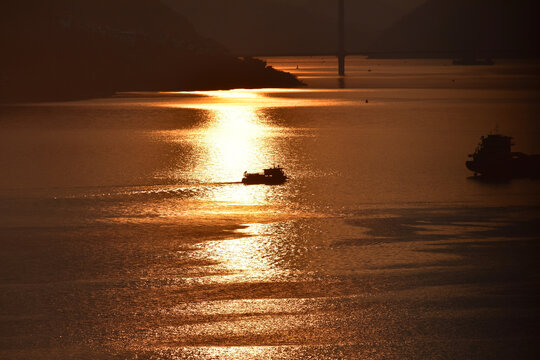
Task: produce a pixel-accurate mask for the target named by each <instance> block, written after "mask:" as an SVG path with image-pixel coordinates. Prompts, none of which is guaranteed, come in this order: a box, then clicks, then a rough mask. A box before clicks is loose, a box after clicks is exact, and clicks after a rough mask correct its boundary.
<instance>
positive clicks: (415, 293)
mask: <svg viewBox="0 0 540 360" xmlns="http://www.w3.org/2000/svg"><path fill="white" fill-rule="evenodd" d="M268 61H269V64H270V65H272V66H274V67H276V68H279V69H284V70H287V71H291V72H294V73H296V74H297V75H299V76H300V78H301V79H302V80H303V81H305V82H306V84H307V86H306V87H305V88H301V89H256V90H230V91H200V92H177V93H125V94H119V95H118V96H116V97H113V98H110V99H96V100H85V101H74V102H65V103H45V104H22V105H6V106H2V107H1V108H0V167H1V168H2V176H1V178H0V200H1V201H0V239H1V240H0V254H1V256H2V261H1V262H0V276H1V283H0V286H1V289H2V291H0V305H1V306H0V324H1V327H0V329H1V334H0V335H1V337H0V358H2V359H29V358H40V359H57V358H66V359H69V358H72V359H117V358H120V359H123V358H127V359H193V358H200V359H276V358H283V359H406V358H407V359H456V358H462V359H465V358H470V359H473V358H474V359H483V358H485V359H497V358H500V359H507V358H520V359H526V358H531V359H533V358H536V356H537V355H538V347H537V345H535V343H536V342H537V339H538V336H539V335H540V333H539V330H538V329H539V327H538V320H539V312H538V310H539V306H538V304H539V302H538V300H539V295H540V292H539V280H538V270H539V268H538V258H539V251H538V250H539V241H540V239H539V234H540V231H539V230H540V229H539V226H538V220H540V208H539V207H538V205H539V202H538V201H539V195H540V183H539V182H538V181H537V180H530V179H517V180H512V181H508V182H496V183H488V182H483V181H480V180H478V179H475V178H474V177H472V173H470V172H469V171H468V170H467V169H466V168H465V166H464V162H465V161H466V160H467V155H468V154H469V153H471V152H473V151H474V148H475V147H476V145H477V143H478V140H479V137H480V136H481V135H486V134H488V133H489V132H491V131H494V129H495V128H498V130H499V131H500V132H501V133H504V134H507V135H511V136H513V137H514V141H515V143H516V145H515V147H514V149H515V151H523V152H526V153H540V143H539V142H538V138H539V135H540V129H539V126H538V114H539V110H540V102H539V100H540V91H539V89H540V86H539V84H540V81H539V80H540V71H539V69H540V66H539V65H538V64H536V63H534V62H523V61H522V62H511V61H506V62H500V63H498V64H496V65H494V66H474V67H461V66H451V65H450V62H449V61H446V60H368V59H365V58H360V57H353V58H351V59H349V60H348V68H347V72H348V74H347V77H346V78H345V79H339V78H338V77H336V76H335V75H334V72H335V65H336V61H335V59H333V58H324V57H323V58H321V57H311V58H307V57H298V58H270V59H268ZM273 164H276V165H277V164H279V165H281V166H282V167H284V169H285V171H286V173H287V175H288V176H289V177H290V180H289V181H288V182H287V183H286V184H284V185H280V186H264V185H254V186H244V185H242V184H241V183H239V181H240V180H241V177H242V174H243V172H244V171H246V170H248V171H252V172H254V171H260V170H261V169H263V168H265V167H268V166H270V165H273Z"/></svg>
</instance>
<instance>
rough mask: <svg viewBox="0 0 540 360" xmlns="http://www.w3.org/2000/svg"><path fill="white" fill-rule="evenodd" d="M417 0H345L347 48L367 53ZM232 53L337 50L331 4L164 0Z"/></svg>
mask: <svg viewBox="0 0 540 360" xmlns="http://www.w3.org/2000/svg"><path fill="white" fill-rule="evenodd" d="M421 1H422V0H377V1H372V0H346V1H345V7H346V23H347V29H346V37H347V39H346V46H347V51H349V52H362V51H366V49H367V48H368V45H370V44H371V43H372V42H373V41H374V40H375V39H376V38H377V37H378V36H380V34H381V33H382V32H383V30H385V29H386V28H388V27H389V26H390V25H391V24H392V23H393V22H395V21H396V20H397V19H399V18H400V17H401V16H402V15H404V14H405V13H406V12H408V11H410V9H412V8H413V7H414V6H415V5H417V4H418V3H420V2H421ZM163 2H164V3H166V4H168V5H169V6H171V8H173V9H175V10H177V11H178V12H180V13H182V14H185V15H186V16H188V17H189V19H190V21H191V22H192V23H193V24H194V26H195V27H196V28H197V30H198V31H199V32H200V33H201V34H204V35H205V36H209V37H212V38H214V39H216V40H218V41H220V42H221V43H223V44H224V45H225V46H227V48H229V49H230V50H231V52H232V53H234V54H239V55H243V54H251V55H289V54H329V53H335V52H336V49H337V15H338V12H337V1H336V0H256V1H253V0H227V1H223V0H163Z"/></svg>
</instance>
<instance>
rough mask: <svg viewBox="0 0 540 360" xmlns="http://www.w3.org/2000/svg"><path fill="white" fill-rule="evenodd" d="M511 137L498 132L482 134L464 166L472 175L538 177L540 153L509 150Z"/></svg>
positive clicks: (539, 175)
mask: <svg viewBox="0 0 540 360" xmlns="http://www.w3.org/2000/svg"><path fill="white" fill-rule="evenodd" d="M513 145H514V144H513V143H512V137H510V136H504V135H500V134H492V135H488V136H482V137H481V138H480V143H479V144H478V147H477V148H476V151H475V152H474V153H473V154H470V155H469V157H470V158H472V160H469V161H466V162H465V166H467V168H468V169H469V170H471V171H474V175H475V176H476V175H478V174H480V175H482V176H484V177H486V178H499V179H510V178H522V177H532V178H536V177H540V155H528V154H524V153H521V152H513V151H512V150H511V148H512V146H513Z"/></svg>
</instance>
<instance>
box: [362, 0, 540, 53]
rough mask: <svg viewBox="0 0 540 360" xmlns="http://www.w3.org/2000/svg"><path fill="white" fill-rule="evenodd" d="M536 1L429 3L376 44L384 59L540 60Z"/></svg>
mask: <svg viewBox="0 0 540 360" xmlns="http://www.w3.org/2000/svg"><path fill="white" fill-rule="evenodd" d="M537 8H538V6H537V4H536V2H535V1H532V0H515V1H508V0H428V1H426V2H425V3H424V4H422V5H420V6H419V7H418V8H416V9H415V10H414V11H412V12H411V13H410V14H408V15H407V16H405V17H404V18H402V19H401V20H400V21H399V22H397V23H396V24H395V25H393V26H392V27H390V28H389V29H388V30H387V31H386V32H385V33H384V34H383V35H382V36H381V37H380V38H379V39H378V40H377V41H376V42H375V43H374V45H373V46H372V51H373V52H374V53H376V54H377V56H381V57H425V56H428V57H449V56H450V57H451V56H460V54H463V53H466V52H472V51H474V52H476V53H477V54H478V55H480V56H488V57H528V56H538V55H539V54H540V49H539V45H538V41H537V39H536V34H538V32H539V30H540V29H539V25H538V12H537Z"/></svg>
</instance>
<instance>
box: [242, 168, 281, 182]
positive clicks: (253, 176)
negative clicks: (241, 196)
mask: <svg viewBox="0 0 540 360" xmlns="http://www.w3.org/2000/svg"><path fill="white" fill-rule="evenodd" d="M285 181H287V176H286V175H285V173H284V172H283V168H281V167H279V165H278V166H274V167H271V168H268V169H264V171H263V172H262V173H248V172H247V171H245V172H244V177H243V178H242V183H243V184H244V185H255V184H264V185H279V184H283V183H284V182H285Z"/></svg>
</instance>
